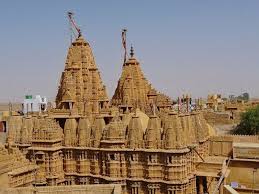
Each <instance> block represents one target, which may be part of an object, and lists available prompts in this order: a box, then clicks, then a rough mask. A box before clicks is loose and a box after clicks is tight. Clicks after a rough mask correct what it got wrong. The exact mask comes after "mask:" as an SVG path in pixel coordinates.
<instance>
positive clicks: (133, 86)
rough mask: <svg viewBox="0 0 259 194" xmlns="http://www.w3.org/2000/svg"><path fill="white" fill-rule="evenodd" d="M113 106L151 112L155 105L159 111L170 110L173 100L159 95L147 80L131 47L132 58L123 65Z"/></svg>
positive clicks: (113, 98)
mask: <svg viewBox="0 0 259 194" xmlns="http://www.w3.org/2000/svg"><path fill="white" fill-rule="evenodd" d="M111 102H112V105H114V106H119V107H121V108H123V109H124V110H125V108H126V107H127V108H137V107H138V108H140V110H142V111H144V112H150V109H152V107H153V105H155V106H156V107H157V108H158V109H160V108H161V109H168V110H169V109H170V107H171V106H172V100H171V99H170V98H169V97H168V96H166V95H164V94H161V93H158V92H157V91H156V90H155V89H154V88H153V87H152V85H151V84H150V83H149V82H148V80H147V79H146V78H145V76H144V74H143V72H142V70H141V67H140V63H139V62H138V60H137V59H136V58H135V57H134V51H133V47H131V52H130V58H129V59H128V60H127V61H126V62H125V63H124V64H123V67H122V74H121V77H120V79H119V81H118V85H117V88H116V90H115V93H114V95H113V97H112V100H111Z"/></svg>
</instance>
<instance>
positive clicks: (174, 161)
mask: <svg viewBox="0 0 259 194" xmlns="http://www.w3.org/2000/svg"><path fill="white" fill-rule="evenodd" d="M258 145H259V139H258V136H233V135H226V136H219V135H216V134H215V132H214V129H213V128H212V127H211V126H210V125H209V124H208V123H207V121H206V120H205V119H204V116H203V112H202V111H199V110H195V111H191V112H190V111H189V110H188V108H187V109H186V110H185V111H181V110H178V111H175V110H173V108H172V100H171V99H170V98H169V97H168V96H166V95H165V94H162V93H160V92H158V91H157V90H156V89H154V88H153V87H152V85H151V84H150V83H149V82H148V80H147V79H146V78H145V77H144V74H143V72H142V70H141V65H140V63H139V62H138V60H137V59H136V58H135V57H134V51H133V48H132V49H131V53H130V58H129V59H128V60H127V61H126V62H125V63H124V64H123V67H122V74H121V77H120V78H119V81H118V85H117V88H116V90H115V93H114V95H113V97H112V99H111V100H110V99H109V98H108V96H107V93H106V88H105V86H104V84H103V82H102V79H101V74H100V72H99V70H98V67H97V65H96V63H95V60H94V56H93V53H92V50H91V47H90V45H89V43H88V42H87V41H86V40H85V39H84V38H83V36H79V37H78V38H77V39H76V40H75V41H74V42H73V43H72V44H71V46H70V48H69V50H68V55H67V59H66V62H65V69H64V71H63V72H62V74H61V79H60V85H59V88H58V92H57V96H56V108H52V109H49V110H48V111H47V112H44V113H38V114H35V113H31V114H30V113H28V114H26V115H23V116H10V117H9V118H8V138H7V142H6V145H5V148H4V147H3V148H1V150H0V152H2V153H3V154H1V156H0V165H2V166H8V165H11V164H8V162H7V159H8V158H12V157H13V158H17V157H15V156H18V155H22V156H23V157H24V159H22V160H21V164H20V165H18V164H16V167H15V168H14V169H12V168H11V166H9V168H8V169H9V170H6V171H4V172H2V175H3V176H4V175H5V173H7V175H8V187H11V188H19V187H27V186H34V187H35V188H38V189H39V190H40V189H44V188H48V187H51V188H55V189H56V187H55V186H58V187H59V188H62V189H63V188H67V189H68V187H65V185H71V187H69V188H70V189H72V188H75V187H76V185H81V186H83V185H89V184H91V185H92V184H111V185H112V184H116V185H117V184H118V185H120V186H121V192H120V193H125V194H126V193H129V194H205V193H214V194H216V193H218V194H222V193H230V190H231V188H228V187H229V185H231V184H232V183H239V184H240V185H243V187H240V189H239V191H240V193H250V191H251V190H252V189H255V188H257V191H258V190H259V178H258V177H259V170H258V171H255V170H254V169H257V168H259V166H258V162H259V155H258V153H259V146H258ZM18 153H19V154H18ZM23 161H26V162H23ZM23 163H24V164H26V165H23ZM237 171H238V173H237ZM0 178H1V176H0ZM3 187H4V185H3ZM58 187H57V188H58ZM28 188H30V187H28ZM238 188H239V187H238ZM6 192H7V193H8V191H6ZM35 192H36V191H35ZM45 192H47V193H51V191H50V189H49V190H48V191H47V190H45ZM53 192H54V190H53ZM57 192H58V191H57ZM10 193H11V191H10ZM36 193H37V192H36ZM39 193H40V192H39ZM113 193H114V192H113Z"/></svg>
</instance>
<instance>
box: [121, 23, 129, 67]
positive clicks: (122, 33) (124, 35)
mask: <svg viewBox="0 0 259 194" xmlns="http://www.w3.org/2000/svg"><path fill="white" fill-rule="evenodd" d="M126 32H127V29H125V28H124V29H122V32H121V39H122V46H123V49H124V59H123V65H124V64H125V63H126V60H127V55H128V54H127V41H126Z"/></svg>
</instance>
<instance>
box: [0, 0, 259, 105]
mask: <svg viewBox="0 0 259 194" xmlns="http://www.w3.org/2000/svg"><path fill="white" fill-rule="evenodd" d="M1 8H2V10H1V12H0V16H1V17H0V21H1V36H0V65H1V71H0V72H1V73H0V88H1V95H0V102H8V101H12V102H19V101H21V100H22V99H23V97H24V95H26V94H32V95H36V94H40V95H42V96H47V98H48V99H50V100H54V98H55V95H56V92H57V88H58V84H59V80H60V76H61V72H62V71H63V70H64V67H65V59H66V55H67V50H68V47H69V44H70V35H69V27H68V21H67V17H66V12H67V11H73V12H74V13H75V19H76V21H77V23H78V24H79V26H80V28H81V30H82V33H83V36H84V38H85V39H86V40H87V41H88V42H89V43H90V45H91V48H92V50H93V54H94V56H95V60H96V63H97V67H98V68H99V70H100V72H101V76H102V80H103V82H104V84H105V85H106V87H107V90H108V94H109V97H110V98H111V97H112V95H113V93H114V90H115V87H116V85H117V81H118V79H119V77H120V74H121V69H122V62H123V59H122V53H123V52H122V46H121V29H122V28H127V29H128V33H127V41H128V46H130V45H131V44H133V46H134V50H135V56H136V58H137V59H138V60H139V61H140V64H141V68H142V70H143V72H144V74H145V76H146V77H147V79H148V80H149V81H150V82H151V84H152V85H153V86H154V87H155V88H156V89H157V90H158V91H161V92H163V93H165V94H167V95H169V96H171V97H172V98H174V99H175V98H176V97H177V96H179V95H182V94H183V93H190V94H192V96H193V97H206V96H207V95H208V94H210V93H221V94H222V95H223V96H226V97H227V96H228V95H230V94H234V95H239V94H241V93H243V92H248V93H249V94H250V96H251V97H259V87H258V83H259V12H258V10H259V1H256V0H250V1H245V0H235V1H234V0H230V1H224V0H219V1H205V0H198V1H169V0H168V1H167V0H164V1H161V2H159V1H148V0H143V1H137V0H131V1H129V2H126V1H123V2H122V1H116V0H111V1H101V0H97V1H76V2H74V1H73V2H71V1H69V2H68V1H66V2H65V1H60V0H59V1H58V0H57V1H49V0H46V1H38V2H36V1H32V0H31V1H29V0H28V1H27V0H25V1H12V0H10V1H5V2H1ZM128 49H129V48H128Z"/></svg>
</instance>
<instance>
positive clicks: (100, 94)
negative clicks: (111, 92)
mask: <svg viewBox="0 0 259 194" xmlns="http://www.w3.org/2000/svg"><path fill="white" fill-rule="evenodd" d="M108 102H109V99H108V96H107V93H106V88H105V86H104V85H103V83H102V80H101V76H100V72H99V71H98V68H97V66H96V64H95V60H94V56H93V54H92V50H91V47H90V45H89V43H88V42H86V41H85V39H84V38H83V37H82V36H80V37H78V38H77V39H76V41H75V42H73V43H72V45H71V46H70V48H69V50H68V55H67V59H66V63H65V70H64V71H63V72H62V75H61V80H60V86H59V88H58V93H57V97H56V104H57V108H58V109H66V110H71V111H73V112H74V113H77V114H90V113H98V111H99V107H100V108H107V106H108Z"/></svg>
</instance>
